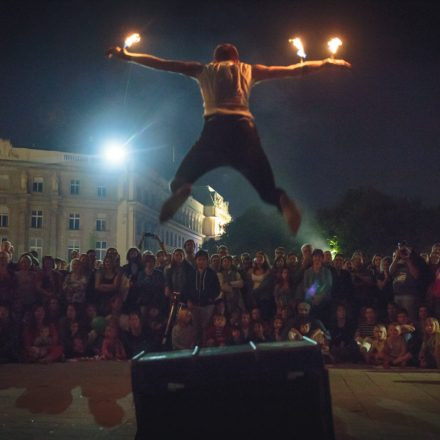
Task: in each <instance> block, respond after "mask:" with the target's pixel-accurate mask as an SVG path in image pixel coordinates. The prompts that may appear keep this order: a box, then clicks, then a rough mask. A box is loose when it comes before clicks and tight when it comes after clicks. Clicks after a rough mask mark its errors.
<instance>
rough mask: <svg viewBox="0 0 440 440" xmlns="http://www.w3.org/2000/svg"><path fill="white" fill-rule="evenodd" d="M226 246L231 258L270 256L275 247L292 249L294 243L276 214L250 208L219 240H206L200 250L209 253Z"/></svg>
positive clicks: (233, 222) (294, 245) (271, 211)
mask: <svg viewBox="0 0 440 440" xmlns="http://www.w3.org/2000/svg"><path fill="white" fill-rule="evenodd" d="M220 244H225V245H226V246H228V249H229V252H230V253H231V254H240V253H241V252H250V253H251V255H252V254H255V252H257V251H260V250H262V251H264V252H265V253H267V254H268V255H269V256H272V254H273V251H274V249H275V248H276V247H277V246H285V247H286V249H289V250H290V249H294V248H295V247H297V246H296V242H295V240H294V238H293V237H292V235H291V234H290V233H289V231H288V229H287V226H286V224H285V222H284V219H283V218H282V216H281V215H280V214H279V213H278V211H276V210H264V209H263V208H260V207H252V208H249V209H248V210H247V211H246V212H245V213H244V214H242V215H241V216H239V217H237V218H235V219H234V220H233V221H232V222H231V223H229V224H228V225H227V226H226V230H225V233H224V234H223V235H222V237H221V239H220V240H217V241H213V240H209V241H208V242H206V243H205V244H204V246H203V248H204V249H206V250H208V251H210V252H212V251H215V248H216V246H218V245H220Z"/></svg>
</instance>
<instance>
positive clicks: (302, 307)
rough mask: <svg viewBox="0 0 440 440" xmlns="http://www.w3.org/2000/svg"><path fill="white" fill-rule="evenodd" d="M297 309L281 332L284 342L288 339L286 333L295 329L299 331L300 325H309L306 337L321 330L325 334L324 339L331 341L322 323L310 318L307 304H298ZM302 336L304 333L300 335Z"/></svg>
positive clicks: (309, 307)
mask: <svg viewBox="0 0 440 440" xmlns="http://www.w3.org/2000/svg"><path fill="white" fill-rule="evenodd" d="M296 309H297V314H296V316H294V317H293V318H291V319H289V321H288V322H286V325H285V327H284V331H283V338H284V340H287V339H288V332H289V331H290V330H291V329H292V328H295V329H297V330H300V327H301V325H303V324H304V325H305V324H309V325H310V329H309V330H308V331H307V335H306V336H308V335H309V333H310V334H311V333H312V332H314V331H315V330H316V329H321V330H322V331H323V333H324V334H325V336H326V338H327V339H328V340H330V339H331V337H330V333H329V332H328V330H327V329H326V327H325V326H324V324H323V323H322V321H320V320H319V319H316V318H313V317H312V316H310V309H311V306H310V304H309V303H306V302H302V303H299V304H298V305H297V307H296ZM301 334H303V335H304V333H301Z"/></svg>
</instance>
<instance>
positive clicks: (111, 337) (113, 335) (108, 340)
mask: <svg viewBox="0 0 440 440" xmlns="http://www.w3.org/2000/svg"><path fill="white" fill-rule="evenodd" d="M101 358H102V359H106V360H113V361H122V360H124V359H127V356H126V354H125V350H124V346H123V345H122V342H121V340H120V339H119V337H118V327H116V325H115V324H114V323H110V324H107V326H106V327H105V332H104V341H103V343H102V347H101Z"/></svg>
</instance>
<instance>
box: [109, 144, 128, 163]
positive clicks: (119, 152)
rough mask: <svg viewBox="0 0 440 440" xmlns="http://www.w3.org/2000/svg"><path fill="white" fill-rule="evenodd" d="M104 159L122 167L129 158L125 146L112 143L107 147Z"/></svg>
mask: <svg viewBox="0 0 440 440" xmlns="http://www.w3.org/2000/svg"><path fill="white" fill-rule="evenodd" d="M104 157H105V160H106V161H107V162H108V163H110V164H112V165H122V164H123V163H124V162H125V159H126V157H127V151H126V149H125V147H124V145H122V144H119V143H117V142H111V143H109V144H108V145H107V146H106V147H105V150H104Z"/></svg>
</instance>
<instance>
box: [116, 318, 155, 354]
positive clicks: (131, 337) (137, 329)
mask: <svg viewBox="0 0 440 440" xmlns="http://www.w3.org/2000/svg"><path fill="white" fill-rule="evenodd" d="M121 339H122V342H123V344H124V348H125V352H126V353H127V357H128V358H129V359H130V358H132V357H133V356H136V355H137V354H138V353H140V352H141V351H143V350H145V351H149V349H150V345H151V344H150V342H149V336H148V332H147V331H146V329H145V327H144V325H143V322H142V316H141V314H140V312H139V311H137V310H133V311H132V312H130V315H129V318H128V329H127V330H126V331H124V332H123V333H122V335H121Z"/></svg>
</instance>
